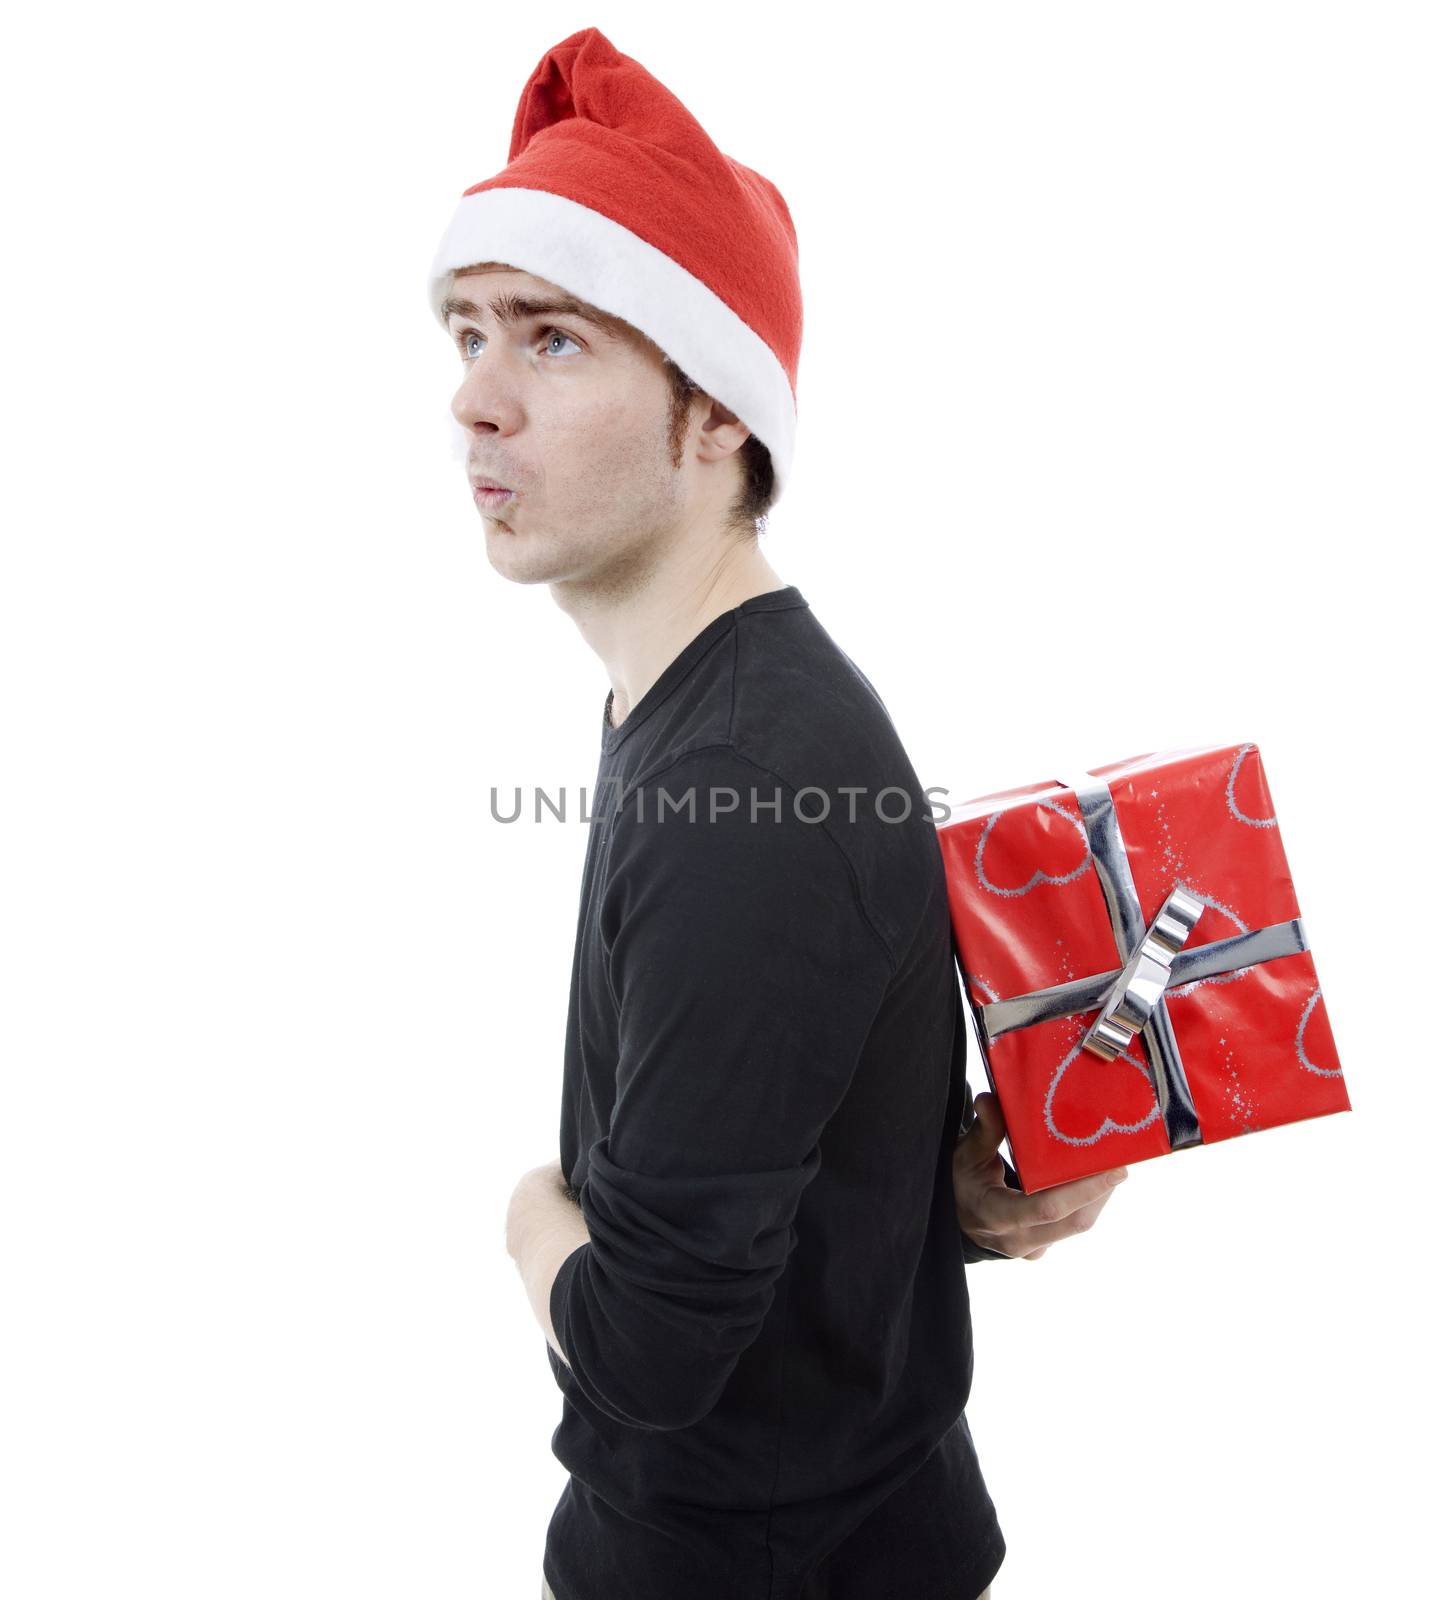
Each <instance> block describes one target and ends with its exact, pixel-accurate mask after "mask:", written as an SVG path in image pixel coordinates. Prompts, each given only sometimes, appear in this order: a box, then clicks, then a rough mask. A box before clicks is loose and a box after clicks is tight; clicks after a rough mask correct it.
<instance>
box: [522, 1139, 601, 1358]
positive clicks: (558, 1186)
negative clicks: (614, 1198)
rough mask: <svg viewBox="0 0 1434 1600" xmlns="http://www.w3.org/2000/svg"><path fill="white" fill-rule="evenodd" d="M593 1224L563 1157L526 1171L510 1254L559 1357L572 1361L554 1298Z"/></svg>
mask: <svg viewBox="0 0 1434 1600" xmlns="http://www.w3.org/2000/svg"><path fill="white" fill-rule="evenodd" d="M588 1238H589V1235H588V1226H587V1223H586V1222H584V1221H583V1214H582V1211H581V1209H580V1208H579V1206H578V1205H577V1203H576V1202H575V1200H574V1199H573V1196H572V1192H571V1191H570V1190H569V1188H568V1185H567V1180H566V1179H565V1178H564V1177H563V1169H562V1163H561V1162H559V1161H554V1162H552V1163H551V1164H550V1165H548V1166H546V1167H535V1168H534V1169H533V1170H532V1171H531V1172H527V1173H524V1175H523V1176H522V1177H521V1178H520V1179H519V1180H518V1186H517V1188H515V1189H514V1190H513V1198H512V1199H511V1200H510V1201H509V1202H508V1240H507V1242H508V1254H509V1255H510V1256H512V1258H513V1260H514V1261H515V1262H516V1263H517V1265H518V1271H519V1273H520V1275H521V1276H522V1279H523V1287H524V1288H525V1289H526V1290H527V1292H528V1300H529V1302H530V1304H531V1305H532V1307H533V1315H534V1316H535V1317H536V1318H537V1319H538V1323H539V1326H540V1327H541V1328H542V1330H543V1333H544V1334H545V1335H546V1336H547V1340H548V1343H549V1344H550V1345H552V1347H553V1349H554V1351H555V1352H556V1353H557V1355H558V1358H559V1360H561V1361H562V1362H564V1363H565V1364H567V1362H568V1358H567V1357H566V1356H565V1355H564V1354H563V1351H562V1347H561V1346H560V1345H559V1343H558V1340H557V1335H556V1334H555V1333H554V1331H553V1321H552V1315H551V1312H550V1309H549V1301H550V1300H551V1298H552V1292H553V1279H554V1278H555V1277H557V1274H558V1269H559V1268H560V1267H561V1266H562V1264H563V1262H564V1261H566V1260H567V1258H568V1257H569V1256H570V1255H571V1254H572V1253H573V1251H574V1250H579V1249H581V1248H582V1246H583V1245H585V1244H586V1243H587V1242H588Z"/></svg>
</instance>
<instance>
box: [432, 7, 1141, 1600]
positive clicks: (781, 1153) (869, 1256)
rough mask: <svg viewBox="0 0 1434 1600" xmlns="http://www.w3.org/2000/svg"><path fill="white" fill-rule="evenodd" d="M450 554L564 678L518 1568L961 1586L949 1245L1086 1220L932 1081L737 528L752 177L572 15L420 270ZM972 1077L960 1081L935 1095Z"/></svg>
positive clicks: (791, 235)
mask: <svg viewBox="0 0 1434 1600" xmlns="http://www.w3.org/2000/svg"><path fill="white" fill-rule="evenodd" d="M430 288H431V294H432V298H433V304H434V309H435V310H436V311H437V312H438V314H439V316H440V318H441V319H442V320H443V322H444V325H445V327H446V329H447V330H448V333H449V335H450V337H451V338H452V339H453V340H454V342H455V344H456V347H457V350H458V354H459V356H460V358H461V360H462V361H463V363H464V373H463V379H462V382H461V384H460V386H459V388H458V391H457V394H456V395H455V397H454V401H453V413H454V416H455V418H456V419H457V421H458V423H459V424H460V425H461V427H462V428H463V430H464V433H465V437H466V440H467V449H468V467H469V475H470V479H471V481H472V484H473V490H474V496H475V500H476V501H477V504H478V508H479V511H480V512H481V514H482V517H483V528H484V535H485V538H486V541H487V548H488V555H489V559H490V560H491V562H492V564H493V565H494V567H496V568H497V570H498V571H499V572H500V573H501V574H502V575H503V576H504V577H507V578H510V579H512V580H513V581H514V582H518V583H530V584H531V583H544V584H547V585H548V587H549V589H550V591H551V593H552V595H553V598H554V599H555V600H556V601H557V603H558V605H559V606H560V607H561V608H562V609H563V610H564V611H565V612H566V613H567V614H568V615H569V616H570V617H571V618H572V619H573V621H574V622H575V623H576V624H577V626H578V628H579V629H580V630H581V631H582V633H583V636H584V637H585V638H586V639H587V641H588V643H589V644H591V645H592V647H593V649H594V650H595V651H596V652H597V654H598V655H599V656H600V657H601V659H602V661H603V663H604V666H605V668H606V670H607V672H608V675H609V677H610V679H611V683H612V688H611V692H610V693H609V695H608V697H607V703H606V705H605V706H604V711H603V721H602V727H601V759H600V763H599V771H598V782H597V784H596V786H595V796H596V798H595V804H594V812H595V815H594V820H593V823H592V831H591V833H590V836H589V840H588V850H587V858H586V864H585V867H584V873H583V883H582V895H581V905H580V912H579V921H578V930H577V941H576V950H575V953H574V961H573V969H572V989H571V998H570V1007H569V1014H568V1037H567V1053H566V1062H565V1072H564V1086H563V1101H562V1126H561V1142H560V1149H561V1157H560V1160H559V1161H557V1162H555V1163H553V1164H552V1165H551V1166H550V1167H542V1168H538V1169H537V1170H536V1171H534V1172H531V1173H529V1174H527V1175H525V1177H524V1178H523V1179H522V1181H521V1182H520V1183H519V1185H518V1187H517V1189H516V1191H515V1192H514V1195H513V1199H512V1202H511V1205H510V1208H509V1215H508V1243H509V1250H510V1252H511V1253H512V1255H513V1256H514V1258H515V1260H516V1261H517V1264H518V1266H519V1269H520V1271H521V1274H522V1277H523V1281H524V1284H525V1286H526V1288H527V1292H528V1294H529V1297H530V1298H531V1301H532V1305H533V1310H534V1313H535V1315H536V1317H537V1319H538V1322H539V1323H540V1325H541V1326H542V1328H543V1331H544V1332H545V1334H546V1335H547V1339H548V1344H549V1347H550V1348H549V1362H550V1365H551V1368H552V1371H553V1375H554V1378H555V1380H556V1382H557V1384H558V1387H559V1389H560V1390H561V1392H562V1395H563V1416H562V1422H561V1425H560V1426H559V1428H558V1430H557V1432H556V1433H555V1435H554V1438H553V1448H554V1452H555V1454H556V1455H557V1456H558V1458H559V1460H560V1461H562V1463H563V1464H564V1466H566V1467H567V1468H568V1470H569V1474H570V1476H569V1481H568V1484H567V1487H566V1488H565V1490H564V1493H563V1496H562V1498H561V1500H560V1501H559V1503H558V1506H557V1508H556V1510H555V1511H554V1514H553V1517H552V1520H551V1523H550V1526H549V1530H548V1539H547V1547H546V1550H545V1552H544V1560H543V1568H544V1584H543V1593H544V1595H545V1596H549V1595H551V1596H555V1597H556V1600H617V1597H622V1600H659V1597H661V1600H671V1597H673V1596H677V1595H680V1596H682V1597H683V1600H759V1597H760V1600H803V1597H805V1600H817V1597H819V1596H825V1597H837V1596H840V1597H843V1600H865V1597H869V1600H875V1597H876V1596H878V1595H887V1594H893V1593H898V1592H899V1593H901V1594H903V1595H909V1596H910V1597H911V1600H936V1597H937V1596H941V1597H943V1600H945V1597H956V1600H976V1597H978V1596H980V1595H985V1594H988V1593H989V1585H990V1583H991V1580H992V1578H993V1576H994V1574H995V1572H996V1570H997V1568H998V1567H999V1566H1000V1564H1001V1561H1002V1559H1003V1557H1004V1554H1005V1541H1004V1538H1003V1536H1002V1532H1001V1529H1000V1526H999V1523H998V1521H997V1517H996V1512H995V1508H994V1506H993V1504H992V1502H991V1499H990V1496H989V1495H988V1493H987V1490H986V1486H985V1484H984V1482H983V1480H982V1476H981V1471H980V1467H979V1465H978V1462H977V1458H976V1452H975V1449H974V1446H973V1443H972V1439H971V1434H970V1431H969V1429H968V1427H967V1425H966V1421H965V1416H964V1410H965V1406H966V1401H967V1397H968V1395H969V1392H970V1388H971V1378H972V1369H973V1363H972V1343H971V1325H970V1314H969V1304H968V1299H967V1289H966V1280H965V1264H966V1262H967V1261H974V1260H977V1259H984V1258H989V1257H1011V1256H1024V1257H1027V1258H1032V1257H1035V1256H1039V1255H1040V1254H1041V1253H1042V1252H1043V1251H1044V1249H1045V1248H1046V1246H1047V1245H1049V1244H1050V1243H1052V1242H1054V1241H1055V1240H1057V1239H1060V1238H1063V1237H1065V1236H1067V1235H1068V1234H1070V1233H1074V1232H1077V1231H1080V1230H1081V1229H1083V1228H1085V1227H1088V1226H1089V1225H1090V1223H1091V1222H1092V1221H1093V1220H1094V1218H1095V1216H1096V1214H1097V1213H1098V1212H1099V1210H1100V1207H1101V1206H1102V1205H1103V1204H1104V1201H1105V1199H1106V1197H1107V1196H1108V1194H1109V1192H1110V1187H1111V1184H1110V1181H1109V1177H1108V1176H1107V1175H1102V1176H1101V1177H1100V1178H1095V1179H1088V1180H1082V1181H1081V1182H1079V1183H1075V1184H1070V1185H1066V1186H1064V1187H1063V1188H1062V1189H1057V1190H1048V1191H1046V1192H1044V1193H1043V1194H1041V1195H1038V1196H1031V1197H1027V1196H1025V1195H1022V1194H1021V1193H1020V1192H1019V1190H1018V1189H1016V1188H1015V1187H1013V1185H1014V1174H1013V1173H1012V1172H1011V1169H1010V1168H1009V1167H1008V1166H1007V1165H1006V1164H1005V1163H1004V1161H1003V1160H1002V1158H1001V1156H1000V1154H999V1151H998V1145H999V1143H1000V1140H1001V1138H1002V1136H1003V1133H1004V1129H1003V1127H1002V1124H1001V1121H1000V1112H999V1106H998V1105H997V1103H996V1102H995V1100H994V1098H993V1097H991V1096H989V1095H987V1096H982V1097H980V1098H978V1099H977V1100H976V1101H975V1102H974V1103H973V1102H972V1100H971V1096H970V1090H969V1089H968V1088H967V1086H966V1083H965V1030H964V1025H963V1020H962V1017H961V1014H960V1004H959V996H958V991H957V988H956V982H955V971H954V965H953V959H952V953H953V946H952V936H951V926H950V920H949V916H948V912H947V906H946V894H945V883H944V878H943V874H942V869H941V862H940V855H939V850H938V848H937V843H936V836H935V831H934V828H933V827H932V824H931V820H930V817H929V815H928V814H925V812H924V806H923V798H922V793H921V787H920V784H919V782H918V780H917V778H916V775H915V773H914V771H913V770H912V767H911V765H910V762H909V761H908V759H907V757H906V754H905V751H904V750H903V748H902V745H901V742H900V740H899V738H898V737H897V734H896V731H895V729H894V728H893V726H892V724H891V722H890V720H889V718H888V717H887V715H886V712H885V708H884V706H883V705H882V703H881V701H880V699H879V697H878V695H877V693H876V691H875V690H874V688H873V687H872V685H871V684H870V683H869V682H868V681H867V679H866V678H865V677H864V676H863V674H862V673H861V671H860V670H859V669H858V668H857V667H856V665H855V664H854V663H853V662H852V661H851V660H850V659H849V658H848V657H847V656H846V655H845V654H844V653H843V652H842V651H841V650H840V648H839V647H838V646H837V645H836V643H835V642H834V641H833V640H832V638H831V637H830V636H829V635H828V634H827V633H826V631H825V630H824V629H823V627H822V626H821V624H820V623H819V622H818V620H817V619H816V617H815V615H814V614H813V612H812V610H811V607H810V605H809V604H808V602H807V601H806V599H805V598H804V597H803V595H802V594H801V592H800V591H799V590H798V589H797V588H796V587H795V586H794V585H792V584H783V582H782V581H781V579H780V578H779V577H778V575H777V573H776V572H775V571H774V570H773V568H772V567H771V565H770V564H769V563H768V561H767V559H766V557H765V555H764V554H763V552H762V550H761V548H760V531H761V528H762V526H763V524H764V519H765V514H766V511H767V510H768V509H769V507H770V505H771V504H772V503H774V501H775V500H776V498H777V497H778V496H779V495H780V493H781V492H782V489H783V488H784V487H785V484H786V481H787V477H788V474H789V471H790V467H791V459H792V445H793V439H794V433H795V418H796V408H795V379H796V368H797V355H798V349H799V346H800V339H801V296H800V288H799V283H798V276H797V248H796V236H795V232H794V230H793V227H792V222H791V218H790V216H789V214H788V212H787V208H786V206H785V204H784V202H783V201H782V198H781V196H780V194H779V193H778V192H777V190H776V189H775V188H774V187H773V186H772V185H771V184H770V183H769V182H768V181H767V180H766V179H765V178H762V177H761V176H760V175H759V174H757V173H755V172H753V171H751V170H750V169H749V168H746V167H743V166H740V165H739V164H738V163H736V162H734V161H731V160H729V159H728V158H727V157H725V156H723V155H722V154H721V153H720V152H719V151H718V150H717V149H716V147H715V146H714V145H713V144H712V143H711V141H710V140H709V139H708V138H707V136H706V134H705V133H703V131H702V129H701V128H700V127H699V126H698V125H697V123H696V122H695V121H694V120H693V118H692V117H691V116H690V114H689V113H688V112H687V111H686V110H685V109H684V108H683V107H682V106H681V104H680V103H679V102H678V101H677V100H676V99H675V98H674V97H673V96H672V95H671V94H670V93H669V92H668V91H667V90H666V89H665V88H663V86H662V85H661V84H659V83H657V82H656V81H655V80H654V79H653V78H652V77H651V76H650V75H649V74H648V73H646V72H645V71H644V70H643V69H642V67H641V66H639V65H638V63H637V62H635V61H633V60H632V59H631V58H630V57H627V56H624V55H622V54H620V53H619V52H618V51H616V50H615V49H614V48H613V46H612V45H611V44H610V43H609V42H608V40H607V39H605V38H604V37H603V35H602V34H601V33H599V32H598V31H597V30H596V29H593V28H588V29H584V30H583V31H582V32H580V33H576V34H574V35H572V37H571V38H569V39H566V40H564V41H563V42H562V43H561V44H559V45H557V46H555V47H554V48H553V49H552V50H551V51H549V52H548V53H547V55H545V56H544V58H543V60H542V62H540V64H539V66H538V67H537V69H536V70H535V72H534V73H533V76H532V78H531V79H530V80H529V83H528V85H527V87H526V89H525V91H524V94H523V98H522V101H521V103H520V105H519V109H518V115H517V118H516V120H515V123H514V130H513V142H512V148H511V150H510V156H509V164H508V166H507V167H506V168H505V169H504V170H503V172H501V173H500V174H499V175H498V176H497V177H495V178H492V179H489V180H487V181H486V182H485V183H481V184H478V185H476V186H475V187H474V188H473V189H471V190H469V191H468V192H467V193H466V194H465V196H464V197H463V200H462V201H461V202H460V205H459V209H458V212H457V214H456V216H455V218H454V220H453V223H452V225H451V227H450V228H449V230H448V233H447V235H446V236H445V239H444V241H443V244H442V246H441V247H440V250H439V252H438V255H437V257H436V258H435V261H434V264H433V269H432V272H431V275H430ZM976 1113H979V1115H976Z"/></svg>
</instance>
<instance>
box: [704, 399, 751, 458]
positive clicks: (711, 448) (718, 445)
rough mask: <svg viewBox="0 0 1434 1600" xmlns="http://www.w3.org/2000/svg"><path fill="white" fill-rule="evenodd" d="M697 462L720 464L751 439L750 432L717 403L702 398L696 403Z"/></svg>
mask: <svg viewBox="0 0 1434 1600" xmlns="http://www.w3.org/2000/svg"><path fill="white" fill-rule="evenodd" d="M698 405H699V410H698V413H697V459H698V460H699V461H720V460H722V459H723V457H725V456H734V455H736V453H737V452H738V451H739V450H740V449H741V448H742V446H743V445H744V444H746V442H747V440H748V439H750V438H751V437H752V430H751V429H750V428H749V427H748V426H747V425H746V423H744V422H742V421H741V420H740V419H739V418H738V416H737V415H736V413H735V412H732V411H729V410H728V409H727V407H726V406H724V405H723V404H722V402H721V401H720V400H714V399H712V397H711V396H710V395H703V396H702V398H701V400H700V401H699V402H698Z"/></svg>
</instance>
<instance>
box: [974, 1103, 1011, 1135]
mask: <svg viewBox="0 0 1434 1600" xmlns="http://www.w3.org/2000/svg"><path fill="white" fill-rule="evenodd" d="M972 1106H973V1108H974V1110H975V1112H976V1118H977V1121H978V1122H979V1123H980V1125H981V1126H982V1127H984V1128H989V1129H990V1130H991V1131H992V1133H993V1134H994V1136H995V1142H996V1143H997V1144H1000V1142H1001V1140H1002V1139H1004V1138H1005V1137H1006V1118H1005V1114H1004V1113H1003V1112H1002V1110H1001V1102H1000V1101H999V1100H998V1099H997V1098H996V1096H995V1095H993V1094H991V1093H990V1092H989V1091H987V1090H983V1091H982V1092H981V1093H980V1094H978V1095H977V1096H976V1098H975V1100H973V1101H972Z"/></svg>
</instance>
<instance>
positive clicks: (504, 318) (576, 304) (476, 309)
mask: <svg viewBox="0 0 1434 1600" xmlns="http://www.w3.org/2000/svg"><path fill="white" fill-rule="evenodd" d="M439 309H440V311H441V312H442V316H443V326H444V327H445V328H446V327H447V326H448V322H449V319H450V318H451V317H454V316H459V317H467V318H468V319H469V321H470V322H477V323H479V324H481V323H482V321H483V317H484V311H483V307H482V306H479V305H475V304H474V302H473V301H471V300H463V299H460V298H459V297H458V296H456V295H449V297H448V298H447V299H446V300H445V301H444V302H443V304H442V306H441V307H440V308H439ZM488 309H489V311H491V312H492V314H493V320H494V321H495V322H497V323H498V324H499V325H500V326H502V327H505V328H509V327H512V326H513V325H514V324H515V323H519V322H525V321H532V320H533V319H534V318H535V317H578V318H580V319H581V320H582V321H583V322H588V323H591V324H592V326H593V327H595V328H600V329H601V330H602V331H603V332H604V333H606V334H610V335H611V336H612V337H613V338H614V339H621V338H622V337H623V334H624V331H625V324H623V323H622V322H620V321H618V320H617V319H616V318H614V317H609V316H605V315H604V314H603V313H602V312H601V311H599V310H598V309H597V307H596V306H590V305H588V304H587V303H586V302H585V301H582V300H574V299H573V298H572V297H571V296H570V295H557V296H554V297H551V298H548V299H545V300H534V299H531V298H530V297H529V296H527V295H522V294H496V295H494V296H493V299H492V300H491V301H490V302H489V306H488Z"/></svg>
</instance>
